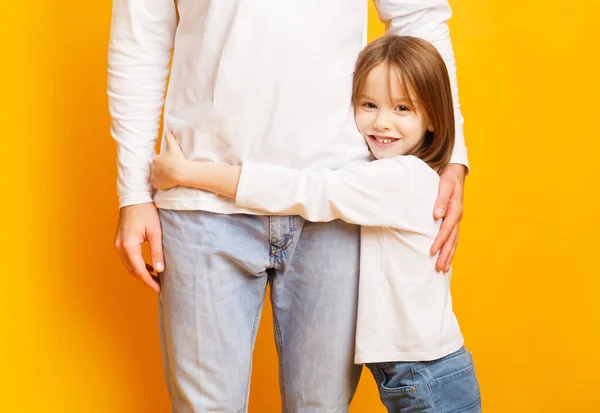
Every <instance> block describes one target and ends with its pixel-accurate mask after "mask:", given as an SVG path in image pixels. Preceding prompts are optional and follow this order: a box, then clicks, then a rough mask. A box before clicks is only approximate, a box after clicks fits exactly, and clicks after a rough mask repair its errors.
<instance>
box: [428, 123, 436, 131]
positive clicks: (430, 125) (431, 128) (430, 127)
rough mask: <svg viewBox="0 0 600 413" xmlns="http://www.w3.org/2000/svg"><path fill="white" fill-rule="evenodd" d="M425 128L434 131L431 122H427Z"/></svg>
mask: <svg viewBox="0 0 600 413" xmlns="http://www.w3.org/2000/svg"><path fill="white" fill-rule="evenodd" d="M427 130H428V131H429V132H435V131H434V130H433V124H432V123H431V122H429V125H427Z"/></svg>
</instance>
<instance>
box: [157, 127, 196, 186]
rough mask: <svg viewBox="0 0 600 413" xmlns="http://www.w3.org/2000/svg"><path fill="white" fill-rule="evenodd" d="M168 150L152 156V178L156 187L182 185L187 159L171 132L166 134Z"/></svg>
mask: <svg viewBox="0 0 600 413" xmlns="http://www.w3.org/2000/svg"><path fill="white" fill-rule="evenodd" d="M165 139H166V142H167V151H166V152H165V153H163V154H160V155H155V156H154V158H152V167H151V169H150V172H151V175H150V179H151V181H152V186H154V188H156V189H169V188H172V187H174V186H177V185H180V184H181V182H182V179H183V175H184V173H185V168H186V164H187V161H186V160H185V156H184V155H183V152H182V151H181V148H180V147H179V144H178V143H177V141H176V140H175V136H173V134H172V133H171V132H167V133H166V134H165Z"/></svg>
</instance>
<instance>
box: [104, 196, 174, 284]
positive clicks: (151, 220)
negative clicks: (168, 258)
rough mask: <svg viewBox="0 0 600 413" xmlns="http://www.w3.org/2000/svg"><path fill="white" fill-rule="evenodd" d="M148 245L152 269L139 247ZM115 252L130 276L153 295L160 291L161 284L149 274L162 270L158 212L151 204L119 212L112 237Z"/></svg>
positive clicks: (139, 205) (125, 208) (128, 207)
mask: <svg viewBox="0 0 600 413" xmlns="http://www.w3.org/2000/svg"><path fill="white" fill-rule="evenodd" d="M146 241H147V242H149V243H150V252H151V255H152V265H149V264H146V263H145V262H144V258H143V257H142V245H143V244H144V242H146ZM115 248H116V250H117V252H118V253H119V255H120V256H121V260H122V261H123V264H125V268H127V271H128V272H129V274H131V275H133V276H134V277H136V278H139V279H140V280H141V281H142V282H143V283H144V284H146V285H147V286H148V287H150V288H152V289H153V290H154V291H156V292H158V291H160V284H159V283H158V282H157V281H156V277H153V276H152V275H151V274H150V273H151V272H152V271H154V270H155V269H156V271H158V272H161V271H163V270H164V259H163V251H162V229H161V226H160V219H159V217H158V211H157V210H156V207H155V206H154V203H152V202H149V203H144V204H137V205H130V206H126V207H123V208H121V210H120V212H119V223H118V225H117V235H116V237H115Z"/></svg>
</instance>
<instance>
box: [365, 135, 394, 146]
mask: <svg viewBox="0 0 600 413" xmlns="http://www.w3.org/2000/svg"><path fill="white" fill-rule="evenodd" d="M369 139H370V140H371V141H372V142H374V143H375V144H377V146H383V147H385V146H389V145H391V144H393V143H394V142H397V141H399V140H400V139H399V138H392V137H389V136H376V135H369Z"/></svg>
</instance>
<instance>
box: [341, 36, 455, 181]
mask: <svg viewBox="0 0 600 413" xmlns="http://www.w3.org/2000/svg"><path fill="white" fill-rule="evenodd" d="M380 64H384V65H386V66H387V69H388V71H389V70H395V71H396V72H397V73H398V77H399V79H400V80H401V84H400V87H401V88H402V92H403V93H404V96H405V97H406V98H407V99H408V100H409V102H410V104H411V106H412V109H413V110H415V109H414V108H415V105H414V103H415V102H412V101H411V95H410V94H409V88H410V89H411V90H413V91H414V93H415V94H416V98H417V99H418V100H419V104H420V108H422V109H420V110H424V111H425V113H426V114H427V117H428V118H429V121H430V122H431V125H432V126H433V130H434V132H429V131H427V133H426V134H425V138H424V139H423V141H422V144H421V145H418V146H417V147H416V148H415V149H413V150H412V151H411V153H409V154H407V155H414V156H416V157H418V158H420V159H421V160H423V161H424V162H426V163H427V164H428V165H429V166H430V167H432V168H439V172H440V173H441V171H443V169H444V168H445V167H446V165H447V164H448V162H449V161H450V157H451V155H452V150H453V148H454V133H455V131H454V128H455V126H454V105H453V102H452V89H451V88H450V79H449V77H448V70H447V69H446V64H445V63H444V60H443V59H442V56H440V54H439V53H438V51H437V50H436V48H435V47H434V46H433V45H431V43H429V42H427V41H425V40H422V39H419V38H416V37H411V36H396V35H386V36H383V37H381V38H379V39H377V40H375V41H374V42H372V43H370V44H369V45H367V47H365V48H364V49H363V51H362V52H361V53H360V55H359V56H358V61H357V62H356V68H355V71H354V80H353V84H352V103H353V105H354V107H358V105H359V104H360V102H359V100H360V98H361V95H362V92H363V88H364V85H365V82H366V79H367V76H368V75H369V72H370V71H371V70H372V69H373V68H374V67H376V66H378V65H380ZM388 79H389V76H388ZM388 90H389V93H390V99H391V93H392V85H389V86H388Z"/></svg>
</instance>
